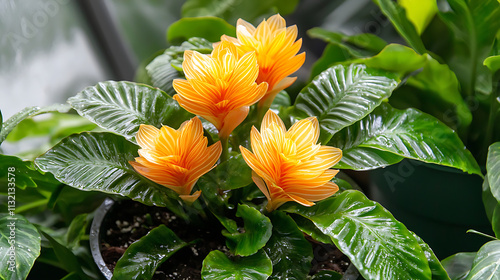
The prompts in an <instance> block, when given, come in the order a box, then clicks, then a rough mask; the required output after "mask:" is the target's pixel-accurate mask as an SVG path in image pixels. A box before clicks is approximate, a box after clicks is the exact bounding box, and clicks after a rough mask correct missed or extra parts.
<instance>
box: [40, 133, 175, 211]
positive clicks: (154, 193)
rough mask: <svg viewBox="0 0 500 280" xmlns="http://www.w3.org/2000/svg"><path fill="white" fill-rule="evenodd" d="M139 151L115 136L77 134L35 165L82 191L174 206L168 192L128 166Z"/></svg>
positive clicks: (41, 157) (58, 145)
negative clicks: (98, 192)
mask: <svg viewBox="0 0 500 280" xmlns="http://www.w3.org/2000/svg"><path fill="white" fill-rule="evenodd" d="M138 149H139V147H138V146H136V145H134V144H132V143H130V142H128V141H126V140H125V139H124V138H123V137H121V136H118V135H115V134H112V133H95V132H94V133H92V132H91V133H82V134H75V135H72V136H69V137H67V138H65V139H63V140H62V141H61V142H60V143H59V144H57V145H56V146H54V147H53V148H52V149H51V150H49V151H48V152H47V153H45V154H44V155H42V156H40V157H38V158H37V159H36V160H35V164H36V165H37V166H38V168H39V169H41V170H43V171H46V172H51V173H52V174H54V176H55V177H56V178H57V179H58V180H59V181H60V182H63V183H65V184H67V185H69V186H71V187H74V188H77V189H79V190H84V191H100V192H104V193H109V194H116V195H121V196H126V197H129V198H131V199H133V200H136V201H139V202H141V203H144V204H146V205H157V206H172V205H171V204H170V203H172V202H171V199H170V198H169V197H168V194H167V192H168V191H169V190H168V189H167V188H165V187H163V186H159V185H156V184H155V183H153V182H151V181H149V180H148V179H146V178H144V177H141V176H140V175H139V174H138V173H137V172H135V170H134V169H133V168H132V166H131V165H130V164H129V163H128V162H129V161H132V160H134V158H135V156H136V155H137V150H138Z"/></svg>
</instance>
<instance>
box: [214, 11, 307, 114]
mask: <svg viewBox="0 0 500 280" xmlns="http://www.w3.org/2000/svg"><path fill="white" fill-rule="evenodd" d="M236 37H237V39H236V38H232V37H229V36H226V35H223V36H222V37H221V40H222V41H223V42H224V41H230V42H233V43H234V44H235V45H236V46H237V47H238V51H239V52H240V54H244V53H247V52H251V51H255V53H256V54H257V61H258V64H259V77H258V78H257V83H261V82H267V83H268V84H269V87H268V89H267V90H268V92H267V94H266V96H265V97H264V98H262V100H261V101H260V102H259V106H262V105H265V106H267V107H269V106H270V105H271V103H272V102H273V100H274V97H276V95H277V94H278V92H280V91H281V90H283V89H285V88H287V87H289V86H290V85H291V84H293V82H295V80H296V79H297V77H287V76H288V75H290V74H292V73H294V72H295V71H297V70H298V69H299V68H300V67H301V66H302V64H304V61H305V58H306V54H305V53H301V54H299V55H296V54H297V53H298V52H299V50H300V47H301V46H302V39H299V40H297V41H295V39H297V26H295V25H293V26H290V27H286V22H285V19H284V18H282V17H281V16H280V15H279V14H276V15H274V16H272V17H270V18H269V19H268V20H267V21H266V20H263V21H262V22H261V23H260V24H259V26H257V28H255V27H254V26H253V25H252V24H250V23H248V22H246V21H244V20H243V19H239V20H238V22H237V23H236Z"/></svg>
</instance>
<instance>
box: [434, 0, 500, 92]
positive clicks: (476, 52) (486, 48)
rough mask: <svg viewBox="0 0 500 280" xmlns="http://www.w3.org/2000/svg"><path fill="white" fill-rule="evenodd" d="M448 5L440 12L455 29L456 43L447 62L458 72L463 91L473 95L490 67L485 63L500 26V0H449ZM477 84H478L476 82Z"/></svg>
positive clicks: (452, 28)
mask: <svg viewBox="0 0 500 280" xmlns="http://www.w3.org/2000/svg"><path fill="white" fill-rule="evenodd" d="M447 3H448V5H449V7H447V9H444V10H443V11H440V12H439V15H440V17H441V19H442V20H443V22H444V23H446V24H447V25H448V27H449V28H450V29H451V30H453V32H454V34H455V39H456V42H455V43H454V46H453V49H454V52H453V54H454V55H452V56H451V59H450V60H449V62H448V64H449V65H450V67H451V69H452V70H453V71H454V72H455V73H456V74H457V76H458V80H459V81H460V83H461V84H462V88H463V90H464V92H465V93H466V94H467V95H468V96H470V95H473V94H474V92H475V90H476V87H477V86H480V83H479V82H480V80H479V78H482V79H484V78H485V77H486V76H487V75H488V74H489V70H488V69H487V68H486V67H484V66H483V65H482V63H483V61H484V59H486V57H487V56H488V55H489V53H490V51H491V46H492V44H493V41H494V39H495V35H496V33H497V31H498V29H499V28H500V21H499V20H498V18H500V3H499V2H498V0H483V1H466V0H447ZM476 84H477V85H476Z"/></svg>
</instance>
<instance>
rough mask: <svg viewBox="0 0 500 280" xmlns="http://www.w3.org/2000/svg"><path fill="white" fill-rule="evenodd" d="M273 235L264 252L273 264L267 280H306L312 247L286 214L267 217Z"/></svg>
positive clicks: (274, 213)
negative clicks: (271, 225) (269, 220)
mask: <svg viewBox="0 0 500 280" xmlns="http://www.w3.org/2000/svg"><path fill="white" fill-rule="evenodd" d="M269 218H270V219H271V222H272V224H273V233H272V235H271V238H270V239H269V241H268V242H267V244H266V246H265V247H264V251H265V252H266V253H267V255H268V256H269V258H271V260H272V262H273V274H272V275H271V277H269V279H272V280H278V279H289V280H292V279H295V280H303V279H306V277H307V275H308V274H309V271H310V270H311V261H312V259H313V250H312V246H311V244H310V243H309V241H307V240H306V239H305V238H304V234H303V233H302V232H301V231H300V230H299V229H298V228H297V224H295V222H294V221H293V219H292V218H290V217H289V216H288V215H287V214H285V213H283V212H281V211H274V212H272V213H271V214H270V215H269Z"/></svg>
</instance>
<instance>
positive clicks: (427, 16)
mask: <svg viewBox="0 0 500 280" xmlns="http://www.w3.org/2000/svg"><path fill="white" fill-rule="evenodd" d="M398 3H399V5H401V7H403V8H404V9H405V11H406V17H407V18H408V20H409V21H410V22H411V23H413V25H414V26H415V29H416V30H417V33H418V34H422V32H424V30H425V28H426V27H427V25H428V24H429V23H430V22H431V20H432V18H433V17H434V16H435V15H436V13H437V10H438V8H437V5H436V1H435V0H420V1H412V0H398Z"/></svg>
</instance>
